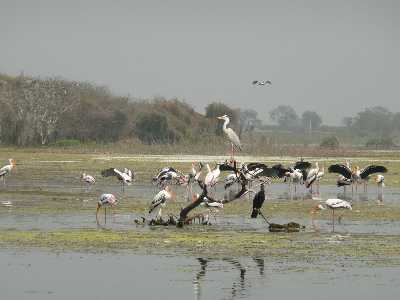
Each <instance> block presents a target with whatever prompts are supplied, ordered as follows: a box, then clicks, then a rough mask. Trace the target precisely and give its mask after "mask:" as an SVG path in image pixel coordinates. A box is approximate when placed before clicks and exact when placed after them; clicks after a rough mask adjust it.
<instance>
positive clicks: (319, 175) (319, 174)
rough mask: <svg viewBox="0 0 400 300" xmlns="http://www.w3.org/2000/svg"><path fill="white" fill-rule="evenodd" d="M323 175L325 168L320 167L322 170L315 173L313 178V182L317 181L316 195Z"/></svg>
mask: <svg viewBox="0 0 400 300" xmlns="http://www.w3.org/2000/svg"><path fill="white" fill-rule="evenodd" d="M324 175H325V167H322V169H320V170H319V171H318V173H317V176H316V178H315V180H316V181H317V193H318V194H319V185H320V180H321V178H322V177H324Z"/></svg>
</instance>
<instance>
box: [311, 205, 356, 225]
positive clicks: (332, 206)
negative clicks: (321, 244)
mask: <svg viewBox="0 0 400 300" xmlns="http://www.w3.org/2000/svg"><path fill="white" fill-rule="evenodd" d="M326 208H329V209H331V210H332V232H334V231H335V210H336V209H350V210H351V209H352V207H351V204H350V203H349V202H347V201H345V200H342V199H328V200H326V201H325V203H324V204H318V205H317V206H315V207H314V209H313V210H312V211H311V213H312V214H315V213H316V212H317V211H319V210H325V209H326Z"/></svg>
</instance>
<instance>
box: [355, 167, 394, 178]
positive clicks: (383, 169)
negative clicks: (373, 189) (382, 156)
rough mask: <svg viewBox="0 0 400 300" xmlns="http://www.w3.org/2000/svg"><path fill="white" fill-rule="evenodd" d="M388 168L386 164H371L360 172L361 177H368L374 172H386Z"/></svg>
mask: <svg viewBox="0 0 400 300" xmlns="http://www.w3.org/2000/svg"><path fill="white" fill-rule="evenodd" d="M387 171H388V170H387V169H386V167H384V166H376V165H371V166H368V167H365V168H364V169H362V171H361V172H360V177H361V179H365V178H367V177H368V176H369V175H371V174H374V173H386V172H387Z"/></svg>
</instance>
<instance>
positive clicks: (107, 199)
mask: <svg viewBox="0 0 400 300" xmlns="http://www.w3.org/2000/svg"><path fill="white" fill-rule="evenodd" d="M117 204H118V200H117V197H115V196H114V195H113V194H102V195H101V196H100V199H99V201H98V202H97V209H96V221H97V223H99V219H98V215H99V211H100V208H102V207H104V223H107V207H114V206H115V205H117Z"/></svg>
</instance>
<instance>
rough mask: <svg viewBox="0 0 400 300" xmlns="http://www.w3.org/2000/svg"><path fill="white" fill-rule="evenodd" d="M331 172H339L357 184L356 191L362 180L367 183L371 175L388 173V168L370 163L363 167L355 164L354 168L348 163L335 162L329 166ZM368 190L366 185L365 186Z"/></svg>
mask: <svg viewBox="0 0 400 300" xmlns="http://www.w3.org/2000/svg"><path fill="white" fill-rule="evenodd" d="M328 171H329V172H330V173H338V174H340V175H342V176H343V177H345V178H346V179H347V180H350V181H351V183H352V184H353V185H354V184H355V185H356V192H357V185H358V184H359V183H360V182H364V184H365V185H366V182H367V180H368V179H369V176H370V175H372V174H375V173H386V172H387V168H386V167H384V166H379V165H370V166H367V167H365V168H363V169H360V167H359V166H355V167H354V168H351V167H350V164H349V163H347V164H346V165H343V164H334V165H331V166H330V167H329V168H328ZM364 190H366V187H365V188H364Z"/></svg>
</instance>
